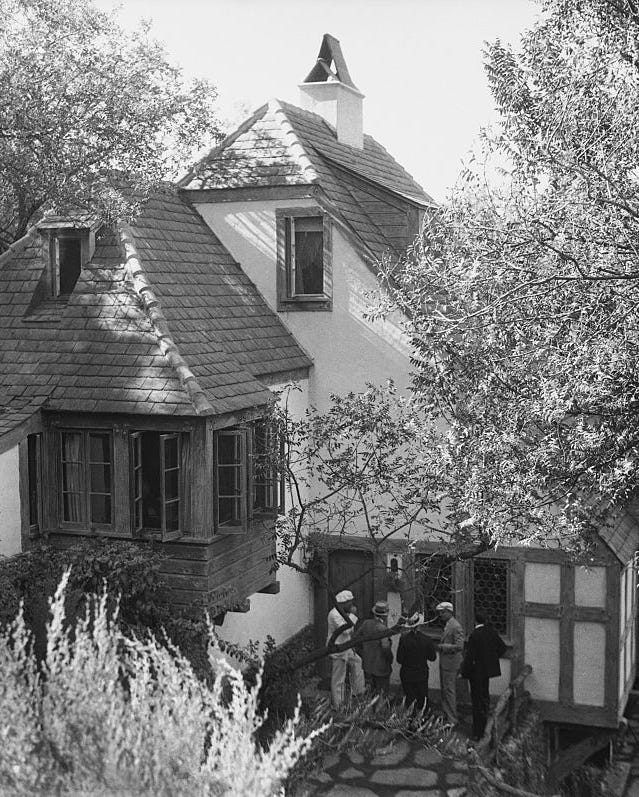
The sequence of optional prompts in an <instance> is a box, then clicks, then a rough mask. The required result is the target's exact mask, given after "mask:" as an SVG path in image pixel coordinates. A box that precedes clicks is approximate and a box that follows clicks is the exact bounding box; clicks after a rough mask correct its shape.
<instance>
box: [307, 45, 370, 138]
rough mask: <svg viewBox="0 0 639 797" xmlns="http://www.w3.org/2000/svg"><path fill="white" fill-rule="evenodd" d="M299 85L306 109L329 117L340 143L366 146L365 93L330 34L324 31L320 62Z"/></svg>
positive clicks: (318, 61) (325, 117)
mask: <svg viewBox="0 0 639 797" xmlns="http://www.w3.org/2000/svg"><path fill="white" fill-rule="evenodd" d="M299 88H300V104H301V106H302V108H305V109H306V110H307V111H313V112H314V113H317V114H319V115H320V116H322V117H323V118H324V119H326V121H327V122H328V123H329V124H331V125H332V126H333V127H334V128H335V130H336V131H337V140H338V141H339V142H340V143H342V144H348V145H349V146H351V147H357V148H358V149H362V148H363V147H364V95H363V94H362V93H361V92H360V91H359V90H358V89H357V87H356V86H355V84H354V83H353V81H352V80H351V76H350V75H349V74H348V69H347V67H346V62H345V61H344V56H343V55H342V50H341V47H340V44H339V42H338V41H337V39H336V38H334V37H333V36H331V35H330V34H328V33H325V34H324V38H323V40H322V46H321V47H320V51H319V56H318V58H317V63H316V64H315V66H314V67H313V69H312V70H311V72H310V73H309V75H308V77H307V78H306V80H305V81H304V82H303V83H301V84H300V87H299Z"/></svg>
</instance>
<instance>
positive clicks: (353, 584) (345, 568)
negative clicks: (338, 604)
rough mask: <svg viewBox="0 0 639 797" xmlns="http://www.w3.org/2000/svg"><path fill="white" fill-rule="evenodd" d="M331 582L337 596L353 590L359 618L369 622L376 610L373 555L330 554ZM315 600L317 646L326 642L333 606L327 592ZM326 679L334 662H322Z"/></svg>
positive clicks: (322, 670)
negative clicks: (342, 591) (327, 623)
mask: <svg viewBox="0 0 639 797" xmlns="http://www.w3.org/2000/svg"><path fill="white" fill-rule="evenodd" d="M328 583H329V585H330V588H331V590H332V591H333V593H337V592H340V591H341V590H343V589H350V591H351V592H352V593H353V595H354V596H355V605H356V606H357V616H358V617H359V618H360V619H363V620H365V619H366V618H367V617H369V616H370V613H371V609H372V607H373V603H374V600H373V595H374V591H373V554H372V553H370V552H368V551H353V550H338V551H331V552H330V553H329V555H328ZM322 593H323V594H322V595H318V596H317V598H318V600H316V601H315V607H316V617H315V628H316V631H317V637H316V641H317V645H318V646H322V645H324V644H325V643H326V627H327V626H326V617H327V614H328V612H329V611H330V609H331V607H332V604H331V602H330V601H329V599H328V595H327V594H326V591H325V590H322ZM318 671H319V674H320V675H322V676H323V677H327V676H328V675H330V661H329V659H328V658H324V659H321V660H320V662H319V666H318Z"/></svg>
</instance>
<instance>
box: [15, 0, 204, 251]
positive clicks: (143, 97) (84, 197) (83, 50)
mask: <svg viewBox="0 0 639 797" xmlns="http://www.w3.org/2000/svg"><path fill="white" fill-rule="evenodd" d="M215 98H216V92H215V90H214V88H213V87H212V86H211V85H209V84H208V83H207V82H205V81H194V82H193V83H191V84H186V83H185V81H184V80H183V78H182V75H181V72H180V70H179V69H178V68H176V67H174V66H171V65H170V64H169V63H168V61H167V59H166V55H165V52H164V50H163V48H162V46H161V45H160V44H158V43H157V42H155V41H153V40H152V39H151V38H150V37H149V29H148V26H145V25H142V26H141V27H140V28H139V30H136V31H135V32H132V33H128V32H125V31H123V30H122V28H121V27H120V26H119V25H118V23H117V17H116V12H108V13H107V12H104V11H101V10H99V9H97V8H96V7H94V6H93V5H92V4H91V2H90V0H0V253H1V252H2V251H4V250H5V249H6V248H7V247H8V246H9V245H10V244H11V243H12V242H14V241H16V240H17V239H19V238H20V237H21V236H22V235H23V234H24V233H25V231H26V230H27V228H28V226H29V225H30V223H32V222H33V220H34V218H37V216H38V214H40V213H41V212H42V211H43V210H44V209H49V208H55V210H56V211H58V212H61V211H65V210H66V211H68V210H69V209H72V210H79V211H83V210H86V209H89V210H91V211H92V212H95V213H96V214H99V215H101V216H102V217H103V218H104V219H105V220H109V219H116V218H119V217H121V216H126V215H127V214H129V213H130V212H131V211H132V210H134V208H135V202H134V201H133V200H132V199H131V195H130V194H129V195H128V198H127V197H126V196H124V195H123V194H122V193H121V192H119V191H118V190H117V187H118V185H120V184H122V182H123V181H124V182H125V183H126V185H127V187H128V188H129V189H133V190H134V191H135V190H136V189H137V190H140V189H141V190H142V191H144V190H146V189H147V188H148V187H149V186H150V185H151V184H153V183H156V182H158V181H159V180H161V179H166V178H169V177H171V176H174V175H175V173H176V172H177V169H178V168H180V167H183V166H184V164H185V163H187V162H188V161H190V160H191V158H192V157H193V155H194V153H195V152H196V151H197V150H198V149H200V148H201V147H202V146H203V144H204V143H205V142H207V141H210V140H211V139H212V138H213V139H215V138H216V136H218V135H219V129H218V126H217V123H216V120H215V115H214V101H215Z"/></svg>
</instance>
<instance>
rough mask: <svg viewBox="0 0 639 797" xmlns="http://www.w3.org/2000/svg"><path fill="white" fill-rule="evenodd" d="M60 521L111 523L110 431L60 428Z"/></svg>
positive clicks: (106, 526)
mask: <svg viewBox="0 0 639 797" xmlns="http://www.w3.org/2000/svg"><path fill="white" fill-rule="evenodd" d="M59 470H60V522H61V525H62V526H68V527H75V528H87V526H89V527H91V528H92V529H97V530H100V529H105V530H109V528H110V527H111V525H112V522H113V519H112V512H113V439H112V435H111V432H108V431H89V430H74V429H63V430H61V431H60V460H59Z"/></svg>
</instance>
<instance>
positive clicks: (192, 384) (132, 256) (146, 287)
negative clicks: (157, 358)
mask: <svg viewBox="0 0 639 797" xmlns="http://www.w3.org/2000/svg"><path fill="white" fill-rule="evenodd" d="M118 231H119V233H120V239H121V241H122V245H123V247H124V258H125V260H124V265H125V269H126V270H127V272H128V273H129V274H130V276H131V280H132V282H133V289H134V290H135V292H136V293H137V294H138V296H139V297H140V299H141V301H142V306H143V307H144V309H145V310H146V313H147V315H148V318H149V321H150V322H151V327H152V328H153V331H154V333H155V335H156V336H157V339H158V344H159V347H160V350H161V352H162V354H163V355H164V356H165V357H166V359H167V360H168V362H169V365H170V366H171V367H172V368H173V370H174V371H175V372H176V374H177V375H178V378H179V380H180V384H181V385H182V387H183V388H184V390H185V391H186V393H188V396H189V398H190V399H191V403H192V404H193V406H194V407H195V411H196V412H197V413H198V415H209V414H213V412H214V410H213V407H212V406H211V404H210V402H209V400H208V398H207V397H206V393H205V392H204V390H203V389H202V388H201V386H200V384H199V382H198V381H197V379H196V377H195V374H194V373H193V371H191V369H190V368H189V366H188V364H187V362H186V360H185V359H184V357H182V355H181V354H180V351H179V349H178V346H177V344H176V343H175V341H174V340H173V337H172V335H171V332H170V329H169V324H168V321H167V320H166V317H165V315H164V313H163V312H162V306H161V304H160V300H159V299H158V297H157V296H156V295H155V292H154V290H153V287H152V285H151V283H150V282H149V280H148V278H147V276H146V274H145V273H144V268H143V267H142V260H141V258H140V255H139V253H138V250H137V247H136V245H135V238H134V234H133V231H132V230H131V228H130V227H129V225H128V224H120V225H119V227H118Z"/></svg>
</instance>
